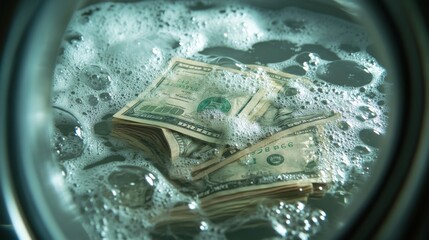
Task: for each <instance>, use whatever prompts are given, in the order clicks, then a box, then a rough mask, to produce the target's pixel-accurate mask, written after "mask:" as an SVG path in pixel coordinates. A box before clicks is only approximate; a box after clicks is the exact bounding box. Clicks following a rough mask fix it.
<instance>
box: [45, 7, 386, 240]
mask: <svg viewBox="0 0 429 240" xmlns="http://www.w3.org/2000/svg"><path fill="white" fill-rule="evenodd" d="M370 44H371V43H370V42H369V36H368V34H367V33H365V31H364V29H362V28H361V27H360V26H358V25H356V24H354V23H350V22H346V21H344V20H340V19H337V18H334V17H331V16H326V15H320V14H316V13H313V12H309V11H306V10H302V9H299V8H294V7H286V8H282V9H276V10H270V9H264V8H259V7H255V6H251V5H248V4H247V3H245V2H240V1H233V2H231V1H141V2H133V3H111V2H109V3H101V4H94V5H91V6H88V7H86V8H83V9H81V10H78V11H77V12H76V13H75V14H74V17H73V18H72V20H71V22H70V24H69V26H68V29H67V31H66V32H65V36H64V41H63V43H62V45H61V51H60V55H59V56H58V62H57V66H56V69H55V72H54V77H53V98H52V105H53V106H54V108H53V113H54V123H55V128H54V129H55V132H54V135H53V136H52V141H51V142H52V149H53V151H54V154H55V155H56V157H57V159H58V160H59V161H61V166H62V169H63V172H64V174H63V175H64V177H65V179H66V182H67V183H68V185H69V186H70V188H71V191H72V192H73V194H74V196H75V198H76V204H77V205H78V206H79V208H80V212H81V213H82V216H83V219H84V222H85V223H84V226H85V228H86V229H87V231H88V233H89V235H90V236H91V237H92V238H95V239H98V238H103V239H105V238H110V239H150V238H157V237H167V238H173V239H176V238H180V237H184V238H194V237H196V238H199V239H213V238H216V239H228V238H229V237H230V236H235V235H234V232H235V231H238V229H237V228H239V227H240V226H241V227H244V229H246V228H245V226H252V224H253V222H251V221H253V220H255V221H259V222H263V223H264V226H268V227H267V228H268V229H269V231H265V232H268V233H274V236H275V237H279V238H282V239H308V238H311V237H312V236H314V235H315V234H317V232H319V231H321V229H322V226H323V225H324V224H323V223H324V222H325V221H326V219H327V217H328V215H329V214H328V213H327V212H328V211H324V210H323V209H318V208H314V207H312V206H311V205H310V204H305V203H301V202H298V203H284V202H281V201H280V202H278V204H274V205H273V204H272V203H270V204H268V203H261V204H260V205H258V207H257V209H255V211H254V212H252V213H249V215H246V216H236V217H233V218H232V219H229V220H227V221H225V222H223V223H213V222H211V221H210V220H209V219H207V218H206V217H204V216H205V213H204V210H203V209H202V208H201V206H200V202H199V199H198V197H196V196H195V193H194V192H192V190H191V189H187V188H184V189H183V188H178V187H177V186H175V185H171V184H170V183H169V181H167V180H166V179H165V178H164V175H168V173H165V172H160V171H159V170H158V169H156V168H155V167H154V166H153V163H152V162H151V159H149V158H147V157H146V156H145V155H144V153H143V152H141V151H140V150H138V149H131V148H130V147H129V145H127V144H126V143H124V142H122V141H120V140H118V139H115V138H113V137H111V136H110V128H111V126H110V125H111V118H112V115H113V114H114V113H116V112H117V111H118V110H120V109H121V108H122V107H123V106H124V105H125V104H126V103H128V102H129V101H131V100H133V99H134V98H136V97H137V96H138V94H140V93H141V92H143V91H144V90H145V89H146V87H147V86H148V85H150V84H151V82H152V81H153V80H154V79H156V78H157V77H159V75H161V74H162V73H163V70H164V69H165V67H166V66H167V63H168V61H169V60H170V59H171V58H172V57H184V58H190V59H194V60H198V61H203V62H207V63H212V64H218V65H221V66H224V67H230V68H232V69H235V70H237V72H232V71H223V72H222V71H220V72H216V73H215V74H214V75H213V76H210V77H209V81H212V82H213V85H215V87H216V89H217V91H218V92H220V93H223V94H225V95H228V94H234V95H252V94H255V92H257V90H258V89H260V88H264V89H266V90H267V91H268V92H270V89H269V87H270V86H269V85H267V81H263V79H264V78H265V76H264V71H259V72H257V73H256V75H243V74H240V73H239V72H238V71H240V70H244V71H246V70H247V65H249V64H258V65H265V66H268V67H270V68H273V69H275V70H278V71H284V72H287V73H291V74H295V75H297V77H296V78H292V79H290V82H288V84H287V86H286V87H285V88H284V89H283V90H282V91H281V92H280V93H279V94H271V95H270V93H267V95H268V96H270V99H269V100H270V101H271V103H272V105H273V106H275V107H276V110H275V111H273V112H272V114H277V115H278V121H285V120H287V119H289V118H292V117H296V116H300V115H306V114H313V113H316V112H328V111H334V112H338V113H340V114H341V119H340V120H339V121H337V122H333V123H330V124H328V125H327V126H326V127H325V128H324V131H323V136H324V139H323V141H324V143H325V144H324V148H323V150H324V154H325V156H327V157H325V158H326V159H324V160H323V161H322V163H321V168H323V169H325V171H327V172H328V173H327V174H329V175H332V179H333V183H332V186H331V189H330V190H329V192H328V194H330V195H332V196H333V197H335V199H336V200H335V201H337V202H339V203H341V204H340V205H347V204H348V202H349V201H350V198H351V197H352V195H353V192H354V191H355V190H356V188H357V187H358V183H360V182H362V181H363V179H365V178H366V177H367V176H368V174H369V172H370V171H369V170H370V167H371V164H372V162H374V160H375V159H376V158H377V154H378V152H379V149H380V148H381V147H382V146H383V142H384V141H385V137H384V136H385V134H386V133H385V132H386V127H387V118H388V109H387V104H386V95H387V94H388V93H389V89H390V88H392V83H391V82H387V81H384V79H385V77H386V76H387V75H386V72H385V70H384V69H383V67H382V66H381V65H380V64H378V62H377V59H376V58H374V56H372V55H371V51H367V50H368V49H369V46H370ZM258 74H259V75H258ZM210 79H213V80H210ZM261 79H262V81H261ZM200 110H201V112H199V114H200V115H199V117H200V118H201V120H202V121H205V122H207V124H209V125H210V126H211V127H215V128H218V129H221V130H222V131H223V132H225V135H226V136H225V139H226V140H225V141H226V142H225V143H226V144H228V145H229V146H232V147H235V148H244V147H246V146H248V145H249V144H252V143H254V142H256V141H258V140H259V139H261V138H263V137H264V136H266V135H269V134H270V133H271V132H272V131H273V130H275V129H273V128H272V126H271V125H273V124H274V123H273V122H269V123H268V122H264V121H260V122H257V123H255V122H250V121H248V120H247V119H246V118H241V117H236V116H228V115H227V114H226V113H225V112H221V111H217V110H216V109H206V108H204V106H202V107H201V109H200ZM268 118H269V117H268ZM268 118H267V119H268ZM270 127H271V128H270ZM216 151H219V150H217V149H215V150H213V151H212V152H204V151H201V152H198V154H194V155H190V156H187V157H186V158H183V159H180V161H179V162H178V163H177V164H178V168H176V169H175V170H176V171H183V172H176V173H175V172H170V174H172V175H174V174H177V175H183V174H185V175H186V174H188V175H190V173H184V172H186V171H187V170H188V168H187V167H188V166H191V165H195V164H196V163H199V162H201V161H203V160H205V159H207V158H209V157H210V156H213V155H216V154H218V152H216ZM65 160H67V161H65ZM249 161H250V160H249V159H242V163H243V164H250V162H249ZM331 200H332V199H331ZM320 201H323V200H320ZM326 201H329V199H328V200H326ZM330 204H334V203H330ZM178 205H180V206H186V211H188V212H190V213H191V214H193V216H195V223H193V228H192V229H193V230H195V231H189V232H186V230H183V229H177V231H173V230H171V229H174V227H175V226H168V228H170V230H171V231H160V232H159V230H157V228H156V226H155V225H156V222H157V221H156V219H157V218H158V217H160V216H164V215H163V214H165V213H166V212H168V211H169V209H171V208H173V207H174V206H178ZM112 226H115V227H112ZM185 229H186V228H185ZM265 230H266V229H265ZM181 231H182V232H181ZM191 232H192V234H191ZM181 234H183V235H181ZM240 234H245V233H243V232H240ZM264 237H266V238H270V237H273V236H264Z"/></svg>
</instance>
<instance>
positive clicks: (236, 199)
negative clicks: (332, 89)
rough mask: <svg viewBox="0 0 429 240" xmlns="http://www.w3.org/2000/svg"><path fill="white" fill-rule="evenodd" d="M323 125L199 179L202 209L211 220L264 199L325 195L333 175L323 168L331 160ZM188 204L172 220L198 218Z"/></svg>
mask: <svg viewBox="0 0 429 240" xmlns="http://www.w3.org/2000/svg"><path fill="white" fill-rule="evenodd" d="M322 128H323V127H322V126H321V125H316V126H310V127H307V128H304V129H301V130H297V131H293V132H289V133H288V134H286V135H284V136H282V137H281V138H279V139H277V140H275V141H273V142H270V143H269V144H267V145H264V146H262V147H260V148H258V149H256V150H255V151H253V152H250V153H248V154H247V155H246V156H242V157H240V158H239V159H238V160H237V161H234V162H232V163H230V164H228V165H225V166H223V167H222V168H220V169H218V170H217V171H214V172H211V173H209V174H207V175H206V176H205V177H204V178H203V179H199V180H196V181H195V182H194V184H193V186H194V190H195V191H196V192H198V196H199V198H200V202H201V204H200V205H201V207H202V209H203V211H204V214H205V216H207V217H208V218H209V219H210V220H211V221H221V220H223V219H226V218H229V217H231V216H234V215H235V214H239V213H243V212H246V211H251V210H254V208H255V207H256V206H257V205H258V204H260V203H261V202H264V201H266V200H267V199H269V200H270V201H274V200H278V201H296V200H301V201H306V199H307V198H308V197H309V196H315V197H320V196H321V195H322V194H321V193H322V191H320V189H321V187H322V186H323V188H324V190H326V186H327V184H328V183H329V182H331V175H330V174H329V173H324V172H323V169H321V168H320V165H319V163H320V161H325V160H326V159H324V158H325V157H326V156H325V155H324V153H323V147H322V146H323V144H325V142H324V138H323V134H322V131H323V129H322ZM191 218H192V215H190V211H189V208H188V207H187V206H177V207H175V208H173V209H172V210H171V212H170V215H169V216H168V218H167V219H164V220H163V221H162V224H166V223H173V222H176V223H186V222H188V223H189V221H192V219H191Z"/></svg>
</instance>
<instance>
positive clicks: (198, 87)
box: [112, 58, 339, 222]
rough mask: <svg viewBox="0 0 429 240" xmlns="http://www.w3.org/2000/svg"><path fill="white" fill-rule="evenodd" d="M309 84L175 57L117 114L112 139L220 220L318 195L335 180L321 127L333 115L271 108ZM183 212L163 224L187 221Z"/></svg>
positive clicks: (255, 69) (279, 75) (276, 73)
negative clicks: (260, 206) (266, 204)
mask: <svg viewBox="0 0 429 240" xmlns="http://www.w3.org/2000/svg"><path fill="white" fill-rule="evenodd" d="M292 81H295V82H296V81H299V82H300V84H302V85H304V86H305V85H309V86H310V85H311V84H312V83H311V81H310V80H308V79H306V78H303V77H300V76H295V75H292V74H288V73H284V72H281V71H277V70H273V69H270V68H267V67H263V66H256V65H248V66H245V67H244V66H242V67H241V68H232V67H223V66H219V65H214V64H207V63H203V62H197V61H192V60H188V59H181V58H173V59H172V60H171V62H170V63H169V65H168V68H167V69H166V71H165V73H164V74H162V75H161V76H160V77H159V78H158V79H157V80H155V81H154V82H153V83H152V84H151V85H150V86H149V87H148V88H147V89H146V90H145V91H144V92H143V93H141V94H140V95H139V96H138V97H137V98H136V99H135V100H133V101H131V102H129V103H128V104H127V105H126V106H125V107H123V108H122V109H121V110H120V111H119V112H117V113H116V114H115V115H114V117H113V130H112V134H113V135H114V136H116V137H119V138H122V139H125V140H126V141H128V142H129V143H130V144H132V145H134V146H136V147H138V148H140V149H142V150H143V151H144V153H145V154H146V156H147V157H148V158H150V159H151V160H152V161H153V162H154V163H155V164H156V165H157V166H159V167H160V169H161V170H162V171H164V172H165V173H166V174H167V175H168V177H169V178H170V179H171V180H172V181H173V182H174V183H176V184H179V185H183V186H184V187H186V188H188V189H191V190H192V191H193V192H195V193H197V195H198V199H199V200H200V201H201V206H202V208H203V209H204V211H205V212H206V213H207V216H208V217H210V218H211V219H213V220H214V221H216V220H221V219H224V218H225V217H228V216H232V215H234V214H238V213H240V212H242V211H245V210H246V209H250V208H252V207H254V206H256V205H257V204H258V202H261V201H266V200H267V199H270V200H280V201H296V200H306V199H307V198H308V197H309V196H316V197H319V196H323V194H324V192H325V191H326V189H327V188H328V186H329V183H330V182H331V181H332V179H331V175H330V171H329V167H330V165H329V159H328V158H327V156H325V154H324V149H325V148H326V147H325V144H326V141H324V137H323V126H324V125H325V124H326V123H328V122H331V121H334V120H335V119H337V118H338V117H339V115H338V114H337V113H333V112H320V113H312V114H310V115H297V114H294V109H291V108H287V107H284V106H281V105H282V104H276V101H275V100H276V99H277V97H278V96H280V95H282V94H283V95H284V94H296V92H294V91H296V89H295V88H292V87H290V83H291V82H292ZM187 210H189V209H188V208H187V207H186V206H178V207H176V208H175V209H174V210H173V212H172V214H171V216H169V218H168V221H171V222H186V220H187V219H188V220H189V218H191V217H192V215H189V214H186V212H187Z"/></svg>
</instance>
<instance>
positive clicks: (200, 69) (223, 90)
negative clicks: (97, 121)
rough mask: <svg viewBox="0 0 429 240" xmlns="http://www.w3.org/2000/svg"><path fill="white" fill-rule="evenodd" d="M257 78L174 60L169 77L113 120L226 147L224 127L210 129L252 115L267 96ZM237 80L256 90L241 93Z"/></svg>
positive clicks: (151, 87) (144, 93) (251, 89)
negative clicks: (225, 120)
mask: <svg viewBox="0 0 429 240" xmlns="http://www.w3.org/2000/svg"><path fill="white" fill-rule="evenodd" d="M256 77H257V76H255V75H254V74H252V73H251V72H241V71H238V70H235V69H229V68H225V67H221V66H216V65H210V64H206V63H202V62H196V61H191V60H187V59H178V58H175V59H173V60H172V61H171V63H170V65H169V66H168V68H167V71H166V73H165V74H163V75H162V76H161V77H160V78H158V79H157V80H156V81H154V83H153V84H152V85H151V86H149V87H148V89H147V90H146V91H144V92H143V93H141V94H140V95H139V97H138V98H137V99H135V100H134V101H132V102H130V103H128V104H127V105H126V106H125V107H124V108H123V109H121V110H120V111H119V112H118V113H116V114H115V115H114V118H117V119H122V120H126V121H132V122H136V123H141V124H145V125H151V126H156V127H160V128H166V129H170V130H173V131H176V132H179V133H182V134H185V135H187V136H191V137H193V138H196V139H199V140H202V141H206V142H210V143H222V142H223V141H224V139H223V137H224V132H223V126H221V125H216V124H211V123H212V122H213V118H222V117H230V116H239V115H248V114H249V112H250V111H251V110H252V109H253V108H254V106H255V105H257V104H258V102H259V100H260V99H261V98H263V97H264V95H265V94H266V91H267V88H261V87H258V86H260V85H261V82H262V81H260V80H259V79H256ZM232 79H233V80H232ZM235 80H237V81H242V82H243V81H245V82H246V84H245V85H246V86H255V87H247V88H245V89H242V86H235V85H234V84H235V83H232V82H231V81H235ZM250 81H253V82H254V83H253V84H251V83H249V82H250ZM233 85H234V87H228V86H233ZM232 89H234V90H232ZM240 89H241V90H240Z"/></svg>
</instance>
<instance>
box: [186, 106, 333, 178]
mask: <svg viewBox="0 0 429 240" xmlns="http://www.w3.org/2000/svg"><path fill="white" fill-rule="evenodd" d="M338 118H339V114H337V113H333V112H331V113H321V114H314V115H309V116H300V117H294V118H290V119H287V120H285V121H283V122H281V123H280V124H279V127H280V128H281V129H282V130H281V131H279V132H277V133H275V134H273V135H272V136H269V137H267V138H265V139H263V140H261V141H259V142H258V143H256V144H254V145H251V146H249V147H247V148H245V149H243V150H239V151H235V150H233V151H231V152H224V153H223V157H222V158H217V159H213V160H209V161H206V162H204V163H203V164H200V165H198V166H195V167H193V169H192V172H193V173H194V176H193V179H194V180H198V179H200V178H202V177H205V176H207V175H208V174H210V173H212V172H214V171H216V170H218V169H221V168H223V167H224V166H226V165H228V164H231V163H233V162H236V161H237V160H239V159H241V158H242V157H245V156H247V155H249V154H251V153H252V152H254V151H256V150H257V149H262V148H264V147H266V146H268V145H270V144H272V143H275V142H276V141H279V139H282V138H284V137H287V136H289V135H290V134H291V133H295V132H297V131H301V130H303V129H306V128H308V127H311V126H317V125H323V124H326V123H328V122H330V121H333V120H335V119H338ZM297 157H298V158H306V157H307V156H306V155H297ZM298 161H300V160H298ZM301 162H302V161H301Z"/></svg>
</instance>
